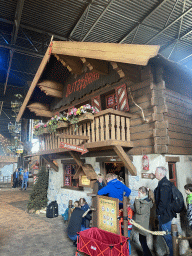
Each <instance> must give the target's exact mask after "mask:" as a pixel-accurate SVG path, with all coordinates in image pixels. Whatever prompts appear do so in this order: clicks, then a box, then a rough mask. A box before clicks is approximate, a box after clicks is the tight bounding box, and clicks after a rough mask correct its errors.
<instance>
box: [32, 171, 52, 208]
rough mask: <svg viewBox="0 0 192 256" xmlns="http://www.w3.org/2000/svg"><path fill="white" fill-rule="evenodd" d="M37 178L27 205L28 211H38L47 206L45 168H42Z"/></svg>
mask: <svg viewBox="0 0 192 256" xmlns="http://www.w3.org/2000/svg"><path fill="white" fill-rule="evenodd" d="M37 176H38V179H37V181H36V183H35V184H34V186H33V190H32V192H31V194H30V198H29V201H28V204H27V209H28V210H31V209H35V210H40V209H42V208H44V207H46V206H47V201H48V199H47V189H48V180H49V173H48V172H47V171H46V167H44V166H42V167H41V170H40V171H39V173H38V175H37Z"/></svg>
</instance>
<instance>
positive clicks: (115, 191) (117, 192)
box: [98, 173, 131, 202]
mask: <svg viewBox="0 0 192 256" xmlns="http://www.w3.org/2000/svg"><path fill="white" fill-rule="evenodd" d="M106 181H107V186H105V187H104V188H102V189H101V190H99V191H98V195H108V196H109V197H113V198H118V199H119V201H121V202H122V201H123V194H124V192H125V196H127V197H128V196H129V195H130V194H131V189H130V188H128V187H127V186H125V184H123V183H122V182H121V181H119V180H118V179H116V177H115V175H114V174H113V173H108V174H107V176H106Z"/></svg>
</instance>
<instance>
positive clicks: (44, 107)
mask: <svg viewBox="0 0 192 256" xmlns="http://www.w3.org/2000/svg"><path fill="white" fill-rule="evenodd" d="M27 107H28V108H29V109H40V110H46V111H48V110H49V107H48V106H47V105H44V104H41V103H38V102H35V103H32V104H30V105H28V106H27Z"/></svg>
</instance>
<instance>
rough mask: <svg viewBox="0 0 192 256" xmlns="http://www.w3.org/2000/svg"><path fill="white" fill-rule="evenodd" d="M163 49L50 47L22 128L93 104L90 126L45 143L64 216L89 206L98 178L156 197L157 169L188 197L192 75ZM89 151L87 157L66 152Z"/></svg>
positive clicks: (52, 192) (52, 187) (53, 196)
mask: <svg viewBox="0 0 192 256" xmlns="http://www.w3.org/2000/svg"><path fill="white" fill-rule="evenodd" d="M158 50H159V46H152V45H151V46H149V45H126V44H110V43H88V42H56V41H54V42H51V44H50V46H49V47H48V49H47V52H46V54H45V56H44V58H43V60H42V62H41V64H40V67H39V69H38V71H37V73H36V75H35V77H34V80H33V82H32V84H31V87H30V89H29V91H28V93H27V96H26V98H25V100H24V103H23V105H22V107H21V109H20V112H19V114H18V117H17V121H19V120H20V119H21V118H26V119H42V120H48V119H50V118H51V117H52V116H54V115H55V114H56V113H58V112H59V113H63V112H68V111H70V109H71V108H73V107H80V106H82V105H84V104H90V105H92V106H94V107H95V108H97V110H98V113H97V114H94V115H93V117H92V118H91V119H89V118H87V119H84V120H82V122H79V124H78V128H77V129H76V130H75V129H74V126H73V125H68V126H67V127H63V128H62V127H60V128H58V131H57V133H52V134H48V133H45V134H42V135H40V136H39V138H40V141H41V150H40V151H39V152H38V153H37V154H36V155H41V156H42V157H43V158H44V159H45V161H46V162H48V163H49V164H50V166H51V167H52V169H51V171H50V176H49V189H48V198H49V201H52V200H57V202H58V204H59V213H60V214H62V213H64V211H65V209H66V208H67V206H68V201H69V200H70V199H72V200H73V201H74V200H78V199H79V198H81V197H85V198H86V199H87V201H88V203H90V201H91V198H90V197H89V196H87V192H91V185H92V182H93V180H94V179H95V178H96V173H99V172H101V173H103V174H106V173H108V172H115V173H117V174H120V175H121V176H122V177H123V178H124V179H125V184H126V185H128V186H129V187H130V188H131V189H132V194H131V195H132V199H134V197H135V196H136V194H137V190H138V188H139V186H141V185H146V186H148V187H150V188H151V189H154V188H155V187H156V186H157V180H156V179H154V180H152V179H150V174H151V173H154V172H155V169H156V167H157V166H165V167H166V168H167V169H168V170H169V179H170V180H171V181H172V182H174V183H175V185H177V186H178V188H179V189H180V190H181V191H182V192H183V194H184V189H183V186H184V185H185V184H186V183H187V182H189V181H190V179H191V174H192V170H191V161H192V147H191V142H192V84H191V83H192V82H191V81H192V75H191V74H190V72H189V71H187V70H184V69H183V67H181V66H179V65H178V64H176V63H174V62H171V61H169V60H167V59H165V58H163V57H162V56H160V55H158ZM61 142H63V143H68V144H71V145H75V146H79V145H80V146H82V145H84V148H86V149H87V150H88V152H87V153H86V154H83V155H81V154H80V153H77V152H74V151H71V150H69V149H66V148H60V145H61Z"/></svg>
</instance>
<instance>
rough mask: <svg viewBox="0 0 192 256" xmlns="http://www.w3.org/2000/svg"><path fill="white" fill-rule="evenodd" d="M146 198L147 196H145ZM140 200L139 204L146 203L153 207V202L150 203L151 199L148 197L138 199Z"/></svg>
mask: <svg viewBox="0 0 192 256" xmlns="http://www.w3.org/2000/svg"><path fill="white" fill-rule="evenodd" d="M147 199H148V198H147ZM140 201H141V204H146V205H148V206H149V207H150V208H152V207H153V203H152V201H151V200H150V199H149V200H146V199H144V200H140Z"/></svg>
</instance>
